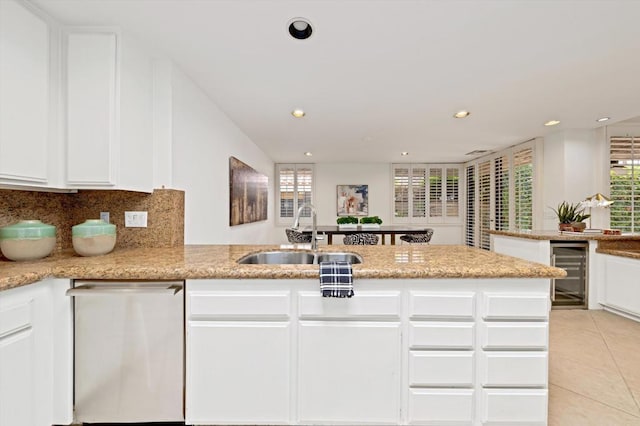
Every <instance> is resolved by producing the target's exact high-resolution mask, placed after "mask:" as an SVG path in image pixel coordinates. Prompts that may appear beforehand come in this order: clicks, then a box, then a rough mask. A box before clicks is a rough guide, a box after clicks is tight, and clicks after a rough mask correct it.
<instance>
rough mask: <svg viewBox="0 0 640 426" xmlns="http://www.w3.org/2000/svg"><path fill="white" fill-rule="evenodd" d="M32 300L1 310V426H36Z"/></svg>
mask: <svg viewBox="0 0 640 426" xmlns="http://www.w3.org/2000/svg"><path fill="white" fill-rule="evenodd" d="M32 311H33V300H21V301H20V302H19V304H17V305H14V306H7V307H1V308H0V425H14V426H32V425H35V424H36V423H35V408H36V407H35V405H34V404H35V402H36V395H35V394H36V377H35V367H36V365H35V349H36V347H35V346H36V342H35V333H34V330H33V318H32Z"/></svg>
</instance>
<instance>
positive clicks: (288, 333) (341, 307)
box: [0, 245, 564, 425]
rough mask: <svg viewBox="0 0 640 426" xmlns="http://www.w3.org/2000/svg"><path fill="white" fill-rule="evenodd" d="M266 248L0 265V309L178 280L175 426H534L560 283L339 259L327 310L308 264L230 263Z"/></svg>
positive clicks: (485, 268)
mask: <svg viewBox="0 0 640 426" xmlns="http://www.w3.org/2000/svg"><path fill="white" fill-rule="evenodd" d="M281 248H282V247H280V246H237V245H229V246H227V245H219V246H185V247H180V248H172V249H128V250H118V251H115V252H113V253H111V254H109V255H106V256H100V257H95V258H80V257H77V256H74V255H72V254H71V253H63V254H60V255H58V256H57V257H53V258H49V259H45V260H42V261H39V262H30V263H21V264H17V263H11V262H0V288H2V289H4V290H5V291H3V292H0V300H1V299H2V298H3V297H9V296H10V295H11V293H12V292H15V291H20V290H22V289H24V288H28V287H29V286H30V282H33V281H34V280H51V279H54V281H55V284H56V285H65V284H64V282H65V281H66V282H67V284H66V286H68V285H69V282H70V279H80V278H82V279H117V280H161V279H172V280H175V279H179V280H186V286H185V288H186V294H185V296H186V311H185V312H186V318H185V320H186V331H187V335H186V377H185V404H186V405H185V413H186V424H202V425H213V424H460V425H462V424H466V425H480V424H487V425H489V424H510V425H518V424H527V425H533V424H536V425H544V424H546V419H547V400H548V391H547V389H548V373H547V363H548V315H549V309H550V304H549V279H550V278H554V277H562V276H564V271H562V270H560V269H557V268H551V267H548V266H544V265H540V264H535V263H531V262H527V261H524V260H520V259H515V258H512V257H508V256H504V255H499V254H496V253H491V252H486V251H482V250H477V249H472V248H468V247H461V246H395V247H393V246H384V247H383V246H353V247H349V248H344V249H345V251H350V252H354V253H358V254H359V255H361V256H362V258H363V263H362V264H358V265H353V276H354V291H355V296H354V297H353V298H349V299H335V298H322V297H321V296H320V293H319V286H318V266H317V265H239V264H237V263H236V262H237V260H238V259H239V258H241V257H242V256H244V255H246V254H247V253H251V252H258V251H264V250H272V249H281ZM287 249H293V248H291V247H288V248H287ZM298 249H299V248H298ZM323 250H325V251H334V250H331V248H327V247H323ZM9 288H12V289H9ZM58 333H59V330H58ZM52 390H53V389H52ZM56 423H57V421H56ZM62 424H68V423H64V422H63V423H62Z"/></svg>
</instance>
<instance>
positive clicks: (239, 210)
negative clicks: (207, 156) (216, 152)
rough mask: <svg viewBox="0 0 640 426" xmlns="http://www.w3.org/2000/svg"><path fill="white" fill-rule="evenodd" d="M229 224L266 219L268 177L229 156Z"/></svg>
mask: <svg viewBox="0 0 640 426" xmlns="http://www.w3.org/2000/svg"><path fill="white" fill-rule="evenodd" d="M229 194H230V200H229V225H230V226H235V225H242V224H243V223H251V222H259V221H261V220H267V200H268V195H269V193H268V178H267V176H265V175H263V174H261V173H258V172H257V171H256V170H254V169H253V168H252V167H250V166H248V165H247V164H245V163H243V162H242V161H240V160H238V159H237V158H235V157H229Z"/></svg>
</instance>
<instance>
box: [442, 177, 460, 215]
mask: <svg viewBox="0 0 640 426" xmlns="http://www.w3.org/2000/svg"><path fill="white" fill-rule="evenodd" d="M446 173H447V183H446V191H447V197H446V210H445V214H446V216H447V218H450V217H451V218H456V220H457V218H458V216H459V215H460V206H459V202H458V196H459V191H460V176H459V174H460V169H458V168H447V169H446Z"/></svg>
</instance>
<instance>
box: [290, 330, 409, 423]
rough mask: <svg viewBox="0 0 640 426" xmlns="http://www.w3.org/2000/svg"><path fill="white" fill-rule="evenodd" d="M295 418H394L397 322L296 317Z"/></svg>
mask: <svg viewBox="0 0 640 426" xmlns="http://www.w3.org/2000/svg"><path fill="white" fill-rule="evenodd" d="M298 339H299V341H298V357H299V359H298V422H299V423H301V424H322V423H330V422H352V423H356V424H357V423H367V422H368V423H375V424H397V423H398V422H399V420H400V350H401V347H400V324H399V323H383V322H355V321H354V322H343V321H339V322H338V321H332V322H329V321H301V322H300V327H299V335H298Z"/></svg>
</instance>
